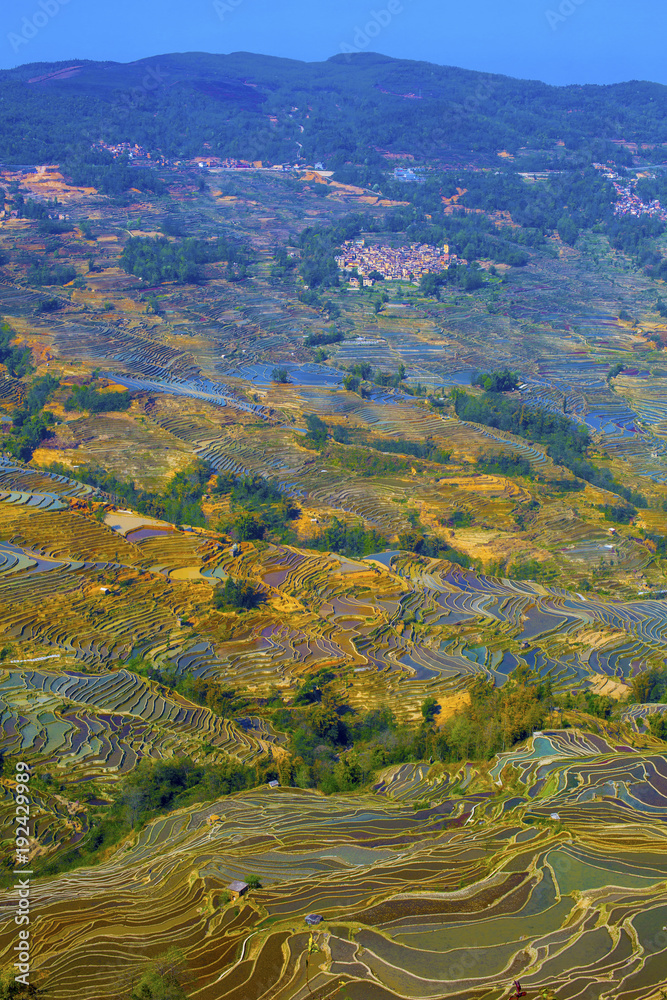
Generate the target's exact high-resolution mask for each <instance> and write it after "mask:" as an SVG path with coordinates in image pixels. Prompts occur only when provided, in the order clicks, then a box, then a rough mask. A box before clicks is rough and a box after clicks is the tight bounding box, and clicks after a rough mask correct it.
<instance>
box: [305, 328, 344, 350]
mask: <svg viewBox="0 0 667 1000" xmlns="http://www.w3.org/2000/svg"><path fill="white" fill-rule="evenodd" d="M342 340H345V334H344V333H341V331H340V330H322V332H321V333H309V334H308V336H307V337H306V339H305V340H304V342H303V343H304V345H305V346H306V347H319V346H321V345H323V344H339V343H340V342H341V341H342Z"/></svg>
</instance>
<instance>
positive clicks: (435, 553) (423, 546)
mask: <svg viewBox="0 0 667 1000" xmlns="http://www.w3.org/2000/svg"><path fill="white" fill-rule="evenodd" d="M398 544H399V546H400V547H401V548H402V549H407V550H408V552H415V553H416V554H417V555H419V556H425V557H426V558H428V559H448V560H449V562H452V563H456V565H457V566H463V568H464V569H468V567H469V566H471V565H472V564H473V560H472V559H471V558H470V556H468V555H466V554H465V552H459V551H458V549H454V548H452V546H451V545H449V544H448V543H447V542H444V541H443V540H442V539H440V538H437V537H436V536H434V535H431V536H430V537H429V536H426V535H424V534H422V533H421V531H419V530H418V529H417V528H413V529H411V530H410V531H404V532H403V533H402V534H400V535H399V536H398Z"/></svg>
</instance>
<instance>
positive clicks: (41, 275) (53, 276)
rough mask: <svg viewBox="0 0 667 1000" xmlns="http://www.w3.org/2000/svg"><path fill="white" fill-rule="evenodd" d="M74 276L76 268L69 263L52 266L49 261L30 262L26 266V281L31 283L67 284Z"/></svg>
mask: <svg viewBox="0 0 667 1000" xmlns="http://www.w3.org/2000/svg"><path fill="white" fill-rule="evenodd" d="M75 278H76V268H74V267H72V266H71V265H69V264H59V265H56V266H54V265H53V264H51V263H50V261H45V262H44V263H43V264H31V265H30V267H29V268H28V281H29V282H30V284H31V285H69V283H70V281H74V280H75Z"/></svg>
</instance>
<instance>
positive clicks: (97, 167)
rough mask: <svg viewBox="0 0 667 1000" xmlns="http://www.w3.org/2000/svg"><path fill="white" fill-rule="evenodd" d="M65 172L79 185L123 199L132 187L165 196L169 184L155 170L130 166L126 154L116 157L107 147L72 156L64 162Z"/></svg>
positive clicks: (146, 192) (143, 191) (144, 192)
mask: <svg viewBox="0 0 667 1000" xmlns="http://www.w3.org/2000/svg"><path fill="white" fill-rule="evenodd" d="M62 168H63V173H64V175H65V176H66V177H67V178H68V180H69V181H70V182H71V183H72V184H75V185H76V186H77V187H94V188H97V190H98V191H99V192H100V193H101V194H106V195H108V196H109V197H111V198H115V199H117V200H120V201H124V199H122V197H121V196H122V195H124V194H125V193H126V192H127V191H129V190H130V188H137V189H138V190H140V191H141V192H142V193H143V194H148V193H150V194H153V195H158V196H160V195H165V194H167V186H166V184H165V183H164V182H163V181H162V180H160V178H159V177H158V175H157V173H156V172H155V171H154V170H149V169H148V168H146V167H135V166H131V165H130V161H129V159H128V158H127V157H126V156H118V157H113V156H112V155H111V153H108V152H107V151H106V150H105V149H94V150H89V151H87V152H85V153H81V154H80V155H78V156H75V157H71V158H68V159H67V160H66V161H65V162H64V163H63V165H62Z"/></svg>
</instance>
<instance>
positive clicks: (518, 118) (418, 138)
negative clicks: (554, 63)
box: [0, 53, 667, 169]
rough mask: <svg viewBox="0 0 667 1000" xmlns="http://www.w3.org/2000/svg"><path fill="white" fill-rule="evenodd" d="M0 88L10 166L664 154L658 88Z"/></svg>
mask: <svg viewBox="0 0 667 1000" xmlns="http://www.w3.org/2000/svg"><path fill="white" fill-rule="evenodd" d="M63 70H67V72H63ZM56 74H58V75H57V76H56ZM0 87H1V88H2V95H3V101H2V104H1V105H0V108H1V110H0V160H2V161H4V162H8V163H24V162H30V161H38V162H45V161H49V160H61V159H63V158H65V157H68V156H71V155H72V154H73V152H74V151H76V150H77V149H79V148H80V147H81V146H82V145H83V146H84V147H85V146H86V144H87V145H88V146H89V145H90V142H91V141H96V140H98V139H104V140H105V141H109V142H118V141H131V142H136V143H139V144H140V145H143V146H145V147H147V148H149V149H152V150H157V149H160V150H161V151H162V152H163V153H164V154H165V155H168V156H195V155H198V154H201V152H202V149H203V148H204V144H205V143H206V144H207V146H206V148H207V149H209V150H210V153H211V154H212V155H224V156H241V157H247V158H251V159H262V160H270V161H273V162H283V161H288V162H289V161H292V160H294V158H295V157H296V156H297V155H299V150H300V148H301V147H300V146H298V145H297V143H300V144H301V146H302V148H301V155H302V156H303V157H304V158H305V159H306V160H308V161H310V162H314V161H316V160H322V161H326V163H327V165H329V166H336V165H341V164H343V163H344V162H346V161H350V160H351V161H353V162H364V161H366V162H368V163H371V164H372V163H373V162H381V154H382V152H383V151H386V150H389V151H393V152H404V151H409V152H411V153H413V154H414V155H416V156H418V157H424V158H425V157H429V158H442V159H446V160H451V159H452V158H456V159H459V160H465V159H466V158H469V156H470V153H471V152H473V153H475V154H477V155H480V154H490V155H491V154H492V155H494V156H495V154H496V152H497V151H498V150H503V149H504V150H507V151H509V152H516V151H517V150H518V149H519V148H521V147H528V148H529V149H544V148H547V147H550V146H553V145H554V144H555V143H556V142H558V141H561V142H564V143H565V145H564V146H563V147H561V150H562V155H563V156H567V155H577V156H584V157H585V158H588V159H590V157H591V156H593V157H595V156H597V157H601V156H602V155H603V154H604V153H605V152H607V153H608V152H610V147H609V145H608V142H609V141H610V140H615V139H616V140H618V139H625V140H629V141H641V142H644V143H651V144H652V143H662V142H665V141H667V110H666V109H667V101H666V100H665V95H666V93H667V88H665V87H664V86H661V85H659V84H653V83H641V82H631V83H626V84H618V85H614V86H604V87H603V86H586V87H577V86H571V87H551V86H547V85H546V84H543V83H539V82H535V81H523V80H513V79H510V78H508V77H502V76H494V75H489V74H482V73H475V72H471V71H468V70H462V69H456V68H453V67H446V66H437V65H434V64H430V63H422V62H412V61H409V60H401V59H390V58H388V57H386V56H379V55H374V54H372V53H361V54H353V55H337V56H334V57H333V58H331V59H329V60H328V61H327V62H324V63H301V62H297V61H294V60H288V59H276V58H272V57H267V56H258V55H252V54H248V53H234V54H232V55H229V56H222V55H207V54H204V53H186V54H174V55H164V56H157V57H155V58H153V59H147V60H140V61H139V62H136V63H132V64H129V65H121V64H119V63H95V62H87V61H75V60H73V61H72V63H71V64H69V63H57V64H37V63H35V64H31V65H28V66H22V67H19V68H17V69H14V70H10V71H6V72H3V73H0ZM18 111H20V116H19V115H18V114H17V112H18ZM156 113H157V114H156ZM271 118H272V119H277V120H270V119H271ZM302 129H303V132H302V131H301V130H302ZM613 150H614V147H613V146H612V147H611V151H612V152H613ZM617 153H618V151H617ZM623 153H624V151H621V153H620V154H619V155H621V156H622V155H623ZM537 166H538V167H539V164H538V165H537ZM535 168H536V167H535V166H533V167H531V169H535Z"/></svg>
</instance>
